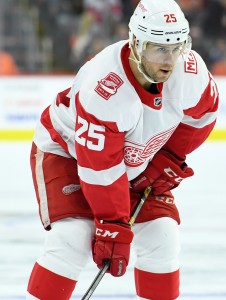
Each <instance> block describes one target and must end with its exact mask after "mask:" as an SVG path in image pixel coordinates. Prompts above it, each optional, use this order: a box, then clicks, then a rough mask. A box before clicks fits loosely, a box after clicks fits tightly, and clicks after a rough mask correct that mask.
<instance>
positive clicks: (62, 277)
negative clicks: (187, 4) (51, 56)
mask: <svg viewBox="0 0 226 300" xmlns="http://www.w3.org/2000/svg"><path fill="white" fill-rule="evenodd" d="M129 29H130V31H129V40H126V41H119V42H117V43H116V44H113V45H111V46H109V47H107V48H106V49H104V50H103V51H101V52H100V53H99V54H97V55H96V56H95V57H94V58H93V59H92V60H90V61H89V62H87V63H86V64H85V65H84V66H83V67H82V68H81V69H80V70H79V72H78V74H77V75H76V77H75V79H74V82H73V84H72V86H71V88H68V89H67V90H65V91H62V92H59V94H58V95H57V96H56V99H55V101H54V102H53V103H52V105H50V106H49V107H47V108H46V109H45V110H44V112H43V113H42V115H41V120H40V122H39V124H38V125H37V129H36V131H35V135H34V143H33V146H32V151H31V168H32V174H33V180H34V186H35V191H36V195H37V200H38V204H39V212H40V217H41V221H42V224H43V226H44V228H45V229H46V230H47V231H48V232H47V236H46V243H45V249H44V253H43V254H42V255H41V257H39V258H38V260H37V262H36V263H35V265H34V268H33V271H32V273H31V275H30V280H29V283H28V293H27V299H41V300H67V299H69V298H70V296H71V295H72V292H73V291H74V289H75V286H76V283H77V281H78V279H79V275H80V273H81V271H82V270H84V268H85V267H86V264H87V262H88V260H89V259H90V257H91V256H92V257H93V260H94V262H95V263H96V264H97V266H98V267H99V268H101V267H102V266H103V261H104V260H105V259H110V260H111V264H110V268H109V270H108V272H109V273H110V274H111V275H112V276H122V275H123V274H124V273H125V272H126V267H127V264H128V262H129V256H130V245H131V243H133V245H134V249H135V252H136V255H137V258H136V262H135V266H134V274H135V277H134V278H135V279H134V280H135V284H136V291H137V295H138V297H140V299H152V300H173V299H176V298H178V296H179V261H178V256H179V249H180V242H179V236H178V224H179V223H180V218H179V213H178V210H177V207H176V205H175V202H174V197H173V195H172V193H171V190H172V189H174V188H176V187H177V186H178V185H179V184H180V183H181V181H182V180H183V179H186V178H188V177H190V176H192V175H193V170H192V168H190V167H188V165H187V164H186V162H185V161H186V156H187V154H189V153H191V152H192V151H194V150H195V149H196V148H197V147H199V146H200V145H201V144H202V143H203V142H204V141H205V140H206V138H207V137H208V135H209V134H210V132H211V130H212V129H213V127H214V124H215V121H216V111H217V107H218V91H217V86H216V84H215V82H214V79H213V78H212V76H211V74H210V73H209V72H208V70H207V68H206V65H205V63H204V62H203V60H202V58H201V57H200V56H199V54H197V53H196V52H195V51H192V50H191V38H190V37H189V25H188V22H187V20H186V19H185V17H184V14H183V13H182V11H181V9H180V7H179V6H178V4H177V3H176V2H175V1H174V0H164V1H159V0H141V2H140V3H139V4H138V6H137V8H136V9H135V12H134V14H133V15H132V17H131V20H130V23H129ZM147 186H151V187H152V192H151V194H150V196H149V197H148V199H147V201H146V202H145V204H144V206H143V207H142V210H141V211H140V213H139V215H138V217H137V219H136V224H135V225H134V226H133V228H132V229H131V227H130V226H129V225H128V220H129V217H130V213H131V211H132V210H133V208H134V206H135V204H136V203H137V201H138V200H139V199H140V197H141V194H142V192H143V190H144V189H145V188H146V187H147Z"/></svg>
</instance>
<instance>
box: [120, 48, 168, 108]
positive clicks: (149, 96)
mask: <svg viewBox="0 0 226 300" xmlns="http://www.w3.org/2000/svg"><path fill="white" fill-rule="evenodd" d="M129 55H130V48H129V43H127V44H126V45H124V46H123V47H122V50H121V60H122V65H123V69H124V71H125V73H126V76H127V78H128V80H129V82H130V83H131V85H132V86H133V87H134V88H135V90H136V92H137V94H138V96H139V98H140V100H141V102H142V103H144V104H145V105H147V106H149V107H151V108H153V109H156V110H160V109H161V108H162V88H163V83H162V82H161V83H156V89H155V90H156V93H152V92H151V91H146V90H145V89H144V88H143V87H142V86H141V85H140V84H139V82H138V81H137V80H136V78H135V77H134V75H133V73H132V71H131V68H130V65H129Z"/></svg>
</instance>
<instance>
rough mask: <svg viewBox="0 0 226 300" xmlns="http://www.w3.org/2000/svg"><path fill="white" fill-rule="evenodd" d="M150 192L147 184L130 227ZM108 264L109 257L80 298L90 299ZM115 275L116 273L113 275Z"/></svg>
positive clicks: (108, 267)
mask: <svg viewBox="0 0 226 300" xmlns="http://www.w3.org/2000/svg"><path fill="white" fill-rule="evenodd" d="M150 192H151V187H150V186H148V187H147V188H146V189H145V190H144V193H143V195H142V197H141V199H140V201H139V202H138V203H137V205H136V207H135V209H134V211H133V213H132V216H131V218H130V220H129V224H128V226H130V227H132V226H133V224H134V222H135V220H136V217H137V215H138V213H139V211H140V210H141V207H142V206H143V204H144V202H145V201H146V199H147V198H148V195H149V194H150ZM110 266H111V260H110V259H107V260H105V262H104V264H103V266H102V268H101V269H100V271H99V272H98V274H97V276H96V277H95V278H94V280H93V282H92V284H91V285H90V287H89V289H88V290H87V292H86V293H85V295H84V296H83V297H82V300H88V299H90V297H91V296H92V294H93V292H94V291H95V289H96V287H97V286H98V284H99V283H100V281H101V279H102V278H103V276H104V275H105V273H106V272H107V271H108V270H109V269H110ZM113 272H114V269H113ZM115 276H117V275H115Z"/></svg>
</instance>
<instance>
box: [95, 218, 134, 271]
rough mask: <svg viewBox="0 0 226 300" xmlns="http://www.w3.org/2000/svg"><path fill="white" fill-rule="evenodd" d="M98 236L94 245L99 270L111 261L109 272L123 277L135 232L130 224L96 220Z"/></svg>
mask: <svg viewBox="0 0 226 300" xmlns="http://www.w3.org/2000/svg"><path fill="white" fill-rule="evenodd" d="M95 225H96V234H95V236H94V239H93V243H92V254H93V260H94V262H95V263H96V264H97V266H98V268H100V269H101V268H102V267H103V264H104V261H105V260H106V259H110V268H109V270H108V271H107V272H108V273H110V274H111V275H113V276H122V275H123V274H125V272H126V267H127V265H128V262H129V256H130V243H131V242H132V239H133V232H132V231H131V227H130V226H129V224H128V225H127V224H126V223H120V222H117V221H115V222H111V223H108V222H102V223H101V222H100V221H99V220H97V219H95Z"/></svg>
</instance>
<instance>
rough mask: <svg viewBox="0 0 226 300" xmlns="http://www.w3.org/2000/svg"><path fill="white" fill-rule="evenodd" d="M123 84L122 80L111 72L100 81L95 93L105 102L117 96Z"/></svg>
mask: <svg viewBox="0 0 226 300" xmlns="http://www.w3.org/2000/svg"><path fill="white" fill-rule="evenodd" d="M122 84H123V80H122V78H120V77H119V76H118V75H117V74H116V73H114V72H110V73H109V74H108V75H107V76H106V77H105V78H102V79H101V80H99V81H98V83H97V86H96V87H95V89H94V90H95V91H96V92H97V93H98V94H99V95H100V96H101V97H102V98H104V99H105V100H108V99H109V98H110V97H111V96H113V95H115V94H116V93H117V91H118V89H119V87H120V86H121V85H122Z"/></svg>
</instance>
